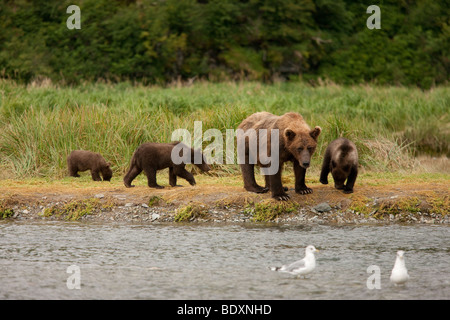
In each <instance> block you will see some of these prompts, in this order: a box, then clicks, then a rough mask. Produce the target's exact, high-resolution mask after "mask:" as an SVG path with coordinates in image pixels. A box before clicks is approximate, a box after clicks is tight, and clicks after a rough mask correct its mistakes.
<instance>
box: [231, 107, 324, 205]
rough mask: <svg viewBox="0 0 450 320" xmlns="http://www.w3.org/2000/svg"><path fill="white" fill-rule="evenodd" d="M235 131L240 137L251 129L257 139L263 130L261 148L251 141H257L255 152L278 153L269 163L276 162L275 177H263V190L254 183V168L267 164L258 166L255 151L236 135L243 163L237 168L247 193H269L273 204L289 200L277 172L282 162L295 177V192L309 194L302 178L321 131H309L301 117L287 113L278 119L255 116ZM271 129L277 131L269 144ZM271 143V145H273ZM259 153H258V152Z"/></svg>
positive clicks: (249, 141)
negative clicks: (276, 135) (264, 183)
mask: <svg viewBox="0 0 450 320" xmlns="http://www.w3.org/2000/svg"><path fill="white" fill-rule="evenodd" d="M238 129H242V130H243V132H244V134H247V132H248V131H249V130H250V129H253V130H255V131H256V135H257V137H258V138H259V137H260V134H261V132H262V134H264V130H261V129H265V130H266V133H265V135H266V136H267V144H266V143H264V145H262V143H261V142H260V139H256V140H253V141H257V142H256V143H257V144H258V149H261V148H263V149H267V150H265V152H266V154H269V155H270V154H271V153H273V152H272V151H271V150H275V151H278V158H277V159H272V161H273V160H276V162H277V168H276V169H277V170H276V172H275V173H272V174H267V175H265V180H266V186H265V187H264V188H263V187H261V186H259V185H258V184H257V183H256V180H255V174H254V166H255V164H258V165H259V166H261V167H264V166H266V167H267V163H265V164H263V163H261V159H260V153H258V154H256V155H255V151H254V150H255V149H254V148H252V147H251V146H250V144H251V139H250V137H249V136H241V137H239V135H238V134H237V136H238V148H239V143H241V144H242V143H244V141H245V148H244V150H245V159H244V160H243V161H242V160H240V167H241V171H242V177H243V179H244V188H245V189H246V190H247V191H251V192H256V193H264V192H267V191H269V190H270V191H271V192H272V198H275V199H277V200H287V199H289V195H288V194H287V193H286V192H285V191H286V190H287V189H285V188H283V185H282V183H281V171H282V168H283V164H284V163H285V162H287V161H292V162H293V163H294V173H295V192H296V193H300V194H308V193H312V190H311V189H310V188H308V187H307V186H306V184H305V174H306V169H307V168H308V167H309V165H310V162H311V156H312V154H313V153H314V151H315V149H316V145H317V137H318V136H319V135H320V132H321V131H322V129H321V128H320V127H315V128H314V129H312V130H311V128H310V127H309V126H308V124H307V123H306V122H305V120H304V119H303V117H302V116H301V115H299V114H298V113H295V112H288V113H286V114H284V115H282V116H276V115H273V114H271V113H269V112H258V113H255V114H252V115H251V116H249V117H248V118H246V119H245V120H244V121H242V123H241V124H240V125H239V127H238ZM274 129H278V139H277V140H276V141H271V132H272V130H274ZM243 140H244V141H243ZM263 140H264V139H263ZM274 143H275V145H273V144H274ZM259 151H260V152H261V150H259ZM252 158H253V159H256V161H253V163H252V161H250V159H252Z"/></svg>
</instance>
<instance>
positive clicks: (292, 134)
mask: <svg viewBox="0 0 450 320" xmlns="http://www.w3.org/2000/svg"><path fill="white" fill-rule="evenodd" d="M284 136H285V137H286V138H287V139H288V140H289V141H291V140H293V139H294V138H295V132H294V131H292V130H291V129H286V130H284Z"/></svg>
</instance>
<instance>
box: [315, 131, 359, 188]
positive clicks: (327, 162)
mask: <svg viewBox="0 0 450 320" xmlns="http://www.w3.org/2000/svg"><path fill="white" fill-rule="evenodd" d="M330 171H331V175H332V176H333V179H334V187H335V188H336V189H343V190H344V193H352V192H353V186H354V185H355V181H356V177H357V176H358V150H357V149H356V145H355V144H354V143H353V142H352V141H350V140H348V139H345V138H338V139H336V140H334V141H332V142H331V143H330V144H329V145H328V147H327V149H326V151H325V157H324V159H323V164H322V171H321V173H320V182H321V183H323V184H328V173H329V172H330ZM345 180H347V184H345V185H344V183H345Z"/></svg>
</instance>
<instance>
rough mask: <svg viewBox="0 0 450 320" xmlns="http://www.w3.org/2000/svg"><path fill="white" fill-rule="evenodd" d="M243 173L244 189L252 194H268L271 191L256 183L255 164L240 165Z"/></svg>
mask: <svg viewBox="0 0 450 320" xmlns="http://www.w3.org/2000/svg"><path fill="white" fill-rule="evenodd" d="M240 167H241V171H242V178H243V179H244V188H245V190H247V191H250V192H256V193H266V192H267V191H269V189H267V188H263V187H261V186H260V185H258V184H257V183H256V180H255V169H254V168H255V165H254V164H240Z"/></svg>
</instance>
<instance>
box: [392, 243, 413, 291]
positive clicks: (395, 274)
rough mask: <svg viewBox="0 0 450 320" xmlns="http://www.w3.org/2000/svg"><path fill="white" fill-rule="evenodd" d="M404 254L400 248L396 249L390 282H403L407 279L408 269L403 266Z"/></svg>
mask: <svg viewBox="0 0 450 320" xmlns="http://www.w3.org/2000/svg"><path fill="white" fill-rule="evenodd" d="M404 254H405V252H404V251H402V250H399V251H397V258H396V259H395V264H394V268H393V269H392V273H391V282H393V283H394V284H395V285H399V284H404V283H405V282H406V281H408V279H409V274H408V270H407V269H406V267H405V259H404V257H403V256H404Z"/></svg>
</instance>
